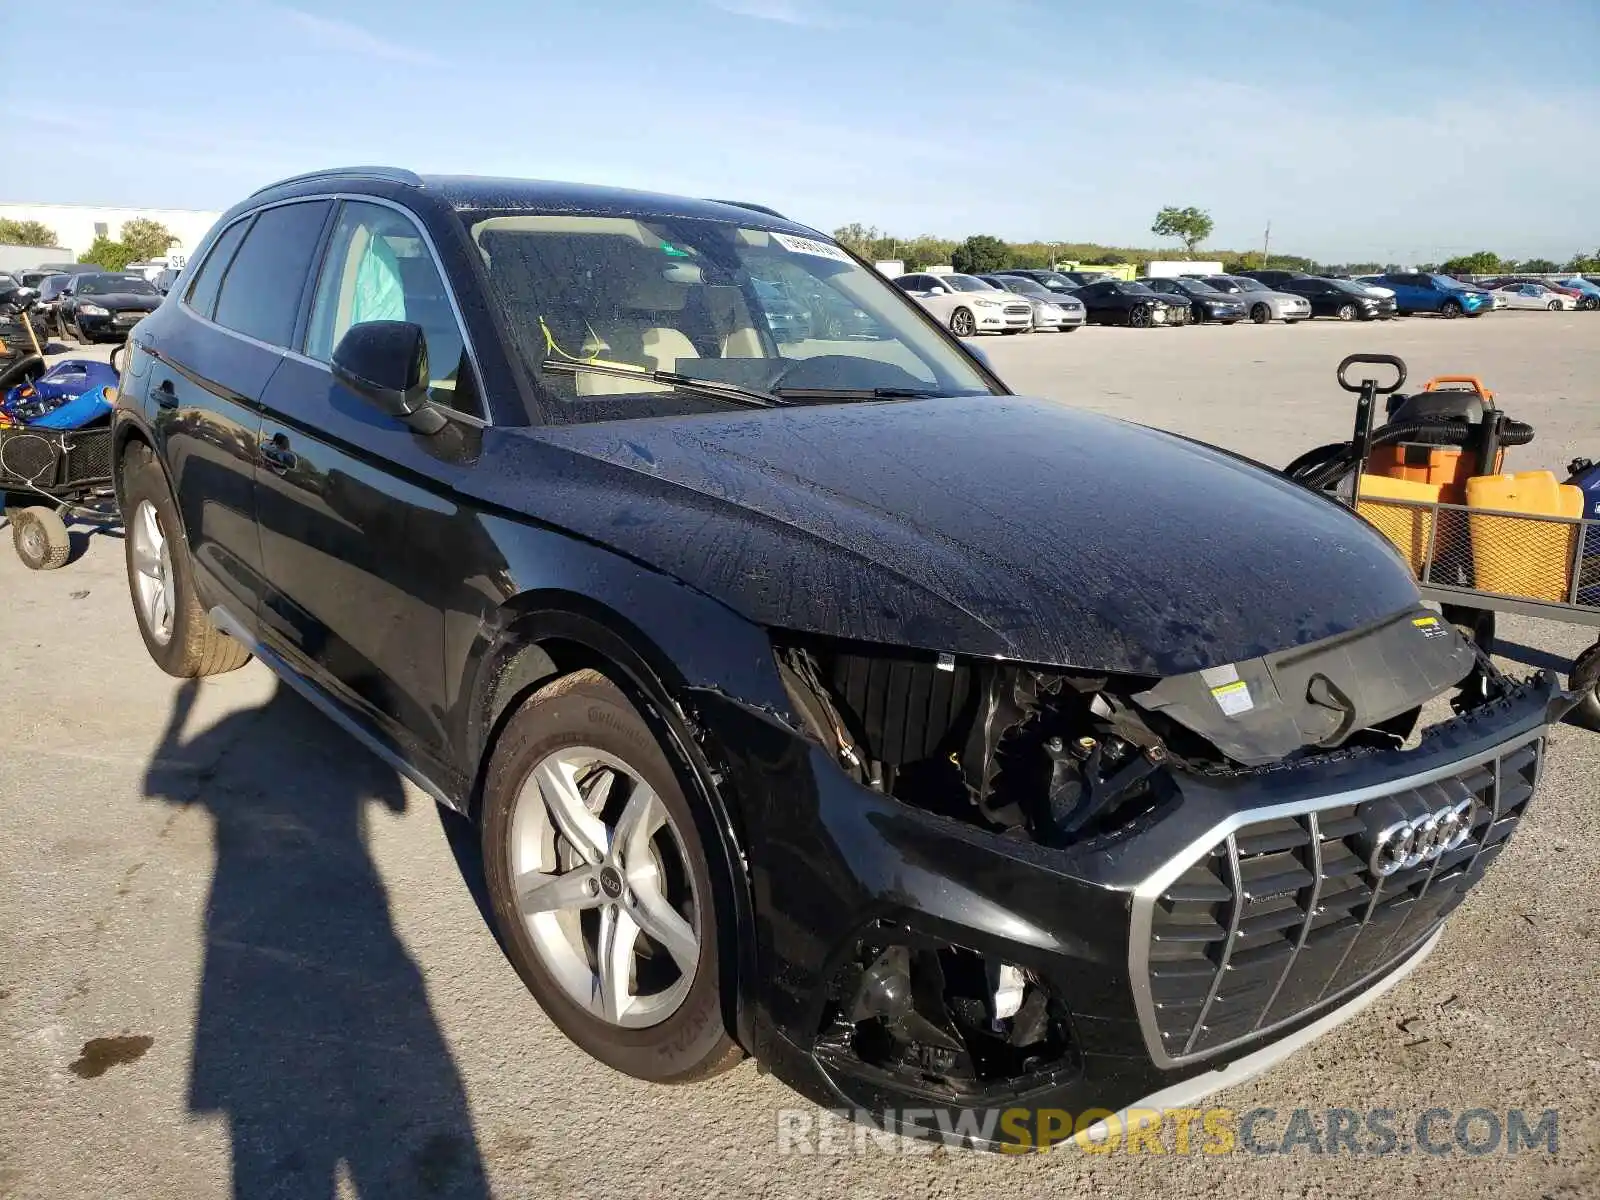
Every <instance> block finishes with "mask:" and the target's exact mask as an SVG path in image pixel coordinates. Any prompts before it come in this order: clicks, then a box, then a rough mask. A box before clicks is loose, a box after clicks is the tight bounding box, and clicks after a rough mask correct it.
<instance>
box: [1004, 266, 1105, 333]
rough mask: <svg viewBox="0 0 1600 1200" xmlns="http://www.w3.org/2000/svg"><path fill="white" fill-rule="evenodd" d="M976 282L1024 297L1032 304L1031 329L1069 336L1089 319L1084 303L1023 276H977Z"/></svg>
mask: <svg viewBox="0 0 1600 1200" xmlns="http://www.w3.org/2000/svg"><path fill="white" fill-rule="evenodd" d="M978 278H979V279H981V280H983V281H984V282H985V283H987V284H989V285H990V286H991V287H997V288H999V289H1000V290H1001V291H1005V292H1012V293H1015V294H1016V295H1018V296H1025V297H1027V300H1028V303H1030V304H1032V305H1033V328H1034V330H1035V331H1036V332H1037V331H1038V330H1040V329H1058V330H1060V331H1061V332H1062V333H1071V332H1072V331H1073V330H1074V329H1077V328H1078V327H1080V326H1081V325H1082V324H1083V323H1084V322H1085V321H1086V320H1088V317H1089V313H1088V310H1087V309H1085V308H1084V307H1083V301H1082V300H1078V299H1075V298H1074V297H1072V296H1067V295H1063V294H1062V293H1060V292H1052V291H1051V290H1050V289H1049V288H1047V287H1045V286H1044V284H1042V283H1040V282H1039V281H1038V280H1036V279H1028V278H1026V277H1025V276H1022V275H979V276H978Z"/></svg>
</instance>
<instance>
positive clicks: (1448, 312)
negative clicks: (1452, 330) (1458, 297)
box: [1439, 300, 1461, 321]
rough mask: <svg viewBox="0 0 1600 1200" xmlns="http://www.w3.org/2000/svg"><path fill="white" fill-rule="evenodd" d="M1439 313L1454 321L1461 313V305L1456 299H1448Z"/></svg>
mask: <svg viewBox="0 0 1600 1200" xmlns="http://www.w3.org/2000/svg"><path fill="white" fill-rule="evenodd" d="M1439 315H1440V316H1442V317H1444V319H1445V320H1447V321H1454V320H1455V319H1456V318H1457V317H1459V316H1460V315H1461V305H1460V304H1458V303H1457V302H1456V301H1454V300H1446V301H1445V302H1444V306H1443V307H1442V308H1440V309H1439Z"/></svg>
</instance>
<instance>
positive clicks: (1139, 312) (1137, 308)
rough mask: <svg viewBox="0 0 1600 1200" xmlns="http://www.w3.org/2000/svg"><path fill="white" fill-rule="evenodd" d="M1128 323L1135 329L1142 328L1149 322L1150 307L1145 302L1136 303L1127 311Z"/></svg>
mask: <svg viewBox="0 0 1600 1200" xmlns="http://www.w3.org/2000/svg"><path fill="white" fill-rule="evenodd" d="M1128 324H1129V325H1132V326H1133V327H1134V328H1135V329H1143V328H1145V326H1147V325H1149V324H1150V307H1149V305H1146V304H1136V305H1134V306H1133V308H1132V310H1130V311H1129V313H1128Z"/></svg>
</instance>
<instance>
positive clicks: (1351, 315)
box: [1339, 304, 1357, 321]
mask: <svg viewBox="0 0 1600 1200" xmlns="http://www.w3.org/2000/svg"><path fill="white" fill-rule="evenodd" d="M1356 315H1357V314H1356V306H1355V305H1354V304H1341V305H1339V320H1341V321H1354V320H1355V319H1356Z"/></svg>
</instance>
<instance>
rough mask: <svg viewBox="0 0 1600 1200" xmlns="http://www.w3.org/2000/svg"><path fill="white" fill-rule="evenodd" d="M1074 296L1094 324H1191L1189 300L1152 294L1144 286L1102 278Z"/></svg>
mask: <svg viewBox="0 0 1600 1200" xmlns="http://www.w3.org/2000/svg"><path fill="white" fill-rule="evenodd" d="M1073 294H1074V295H1076V296H1077V297H1078V299H1079V300H1082V301H1083V307H1084V308H1085V309H1086V310H1087V312H1088V318H1089V324H1091V325H1132V326H1133V327H1135V328H1137V329H1145V328H1148V327H1150V326H1152V325H1185V324H1187V323H1188V321H1189V305H1188V303H1187V302H1186V301H1183V300H1179V299H1177V298H1176V297H1172V296H1163V295H1161V294H1160V293H1158V292H1152V291H1151V290H1150V289H1149V288H1147V287H1146V286H1145V285H1144V284H1142V283H1124V282H1123V281H1121V280H1119V279H1102V280H1101V281H1100V282H1099V283H1091V284H1089V285H1088V286H1087V287H1081V288H1079V289H1078V290H1077V291H1076V292H1075V293H1073Z"/></svg>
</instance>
